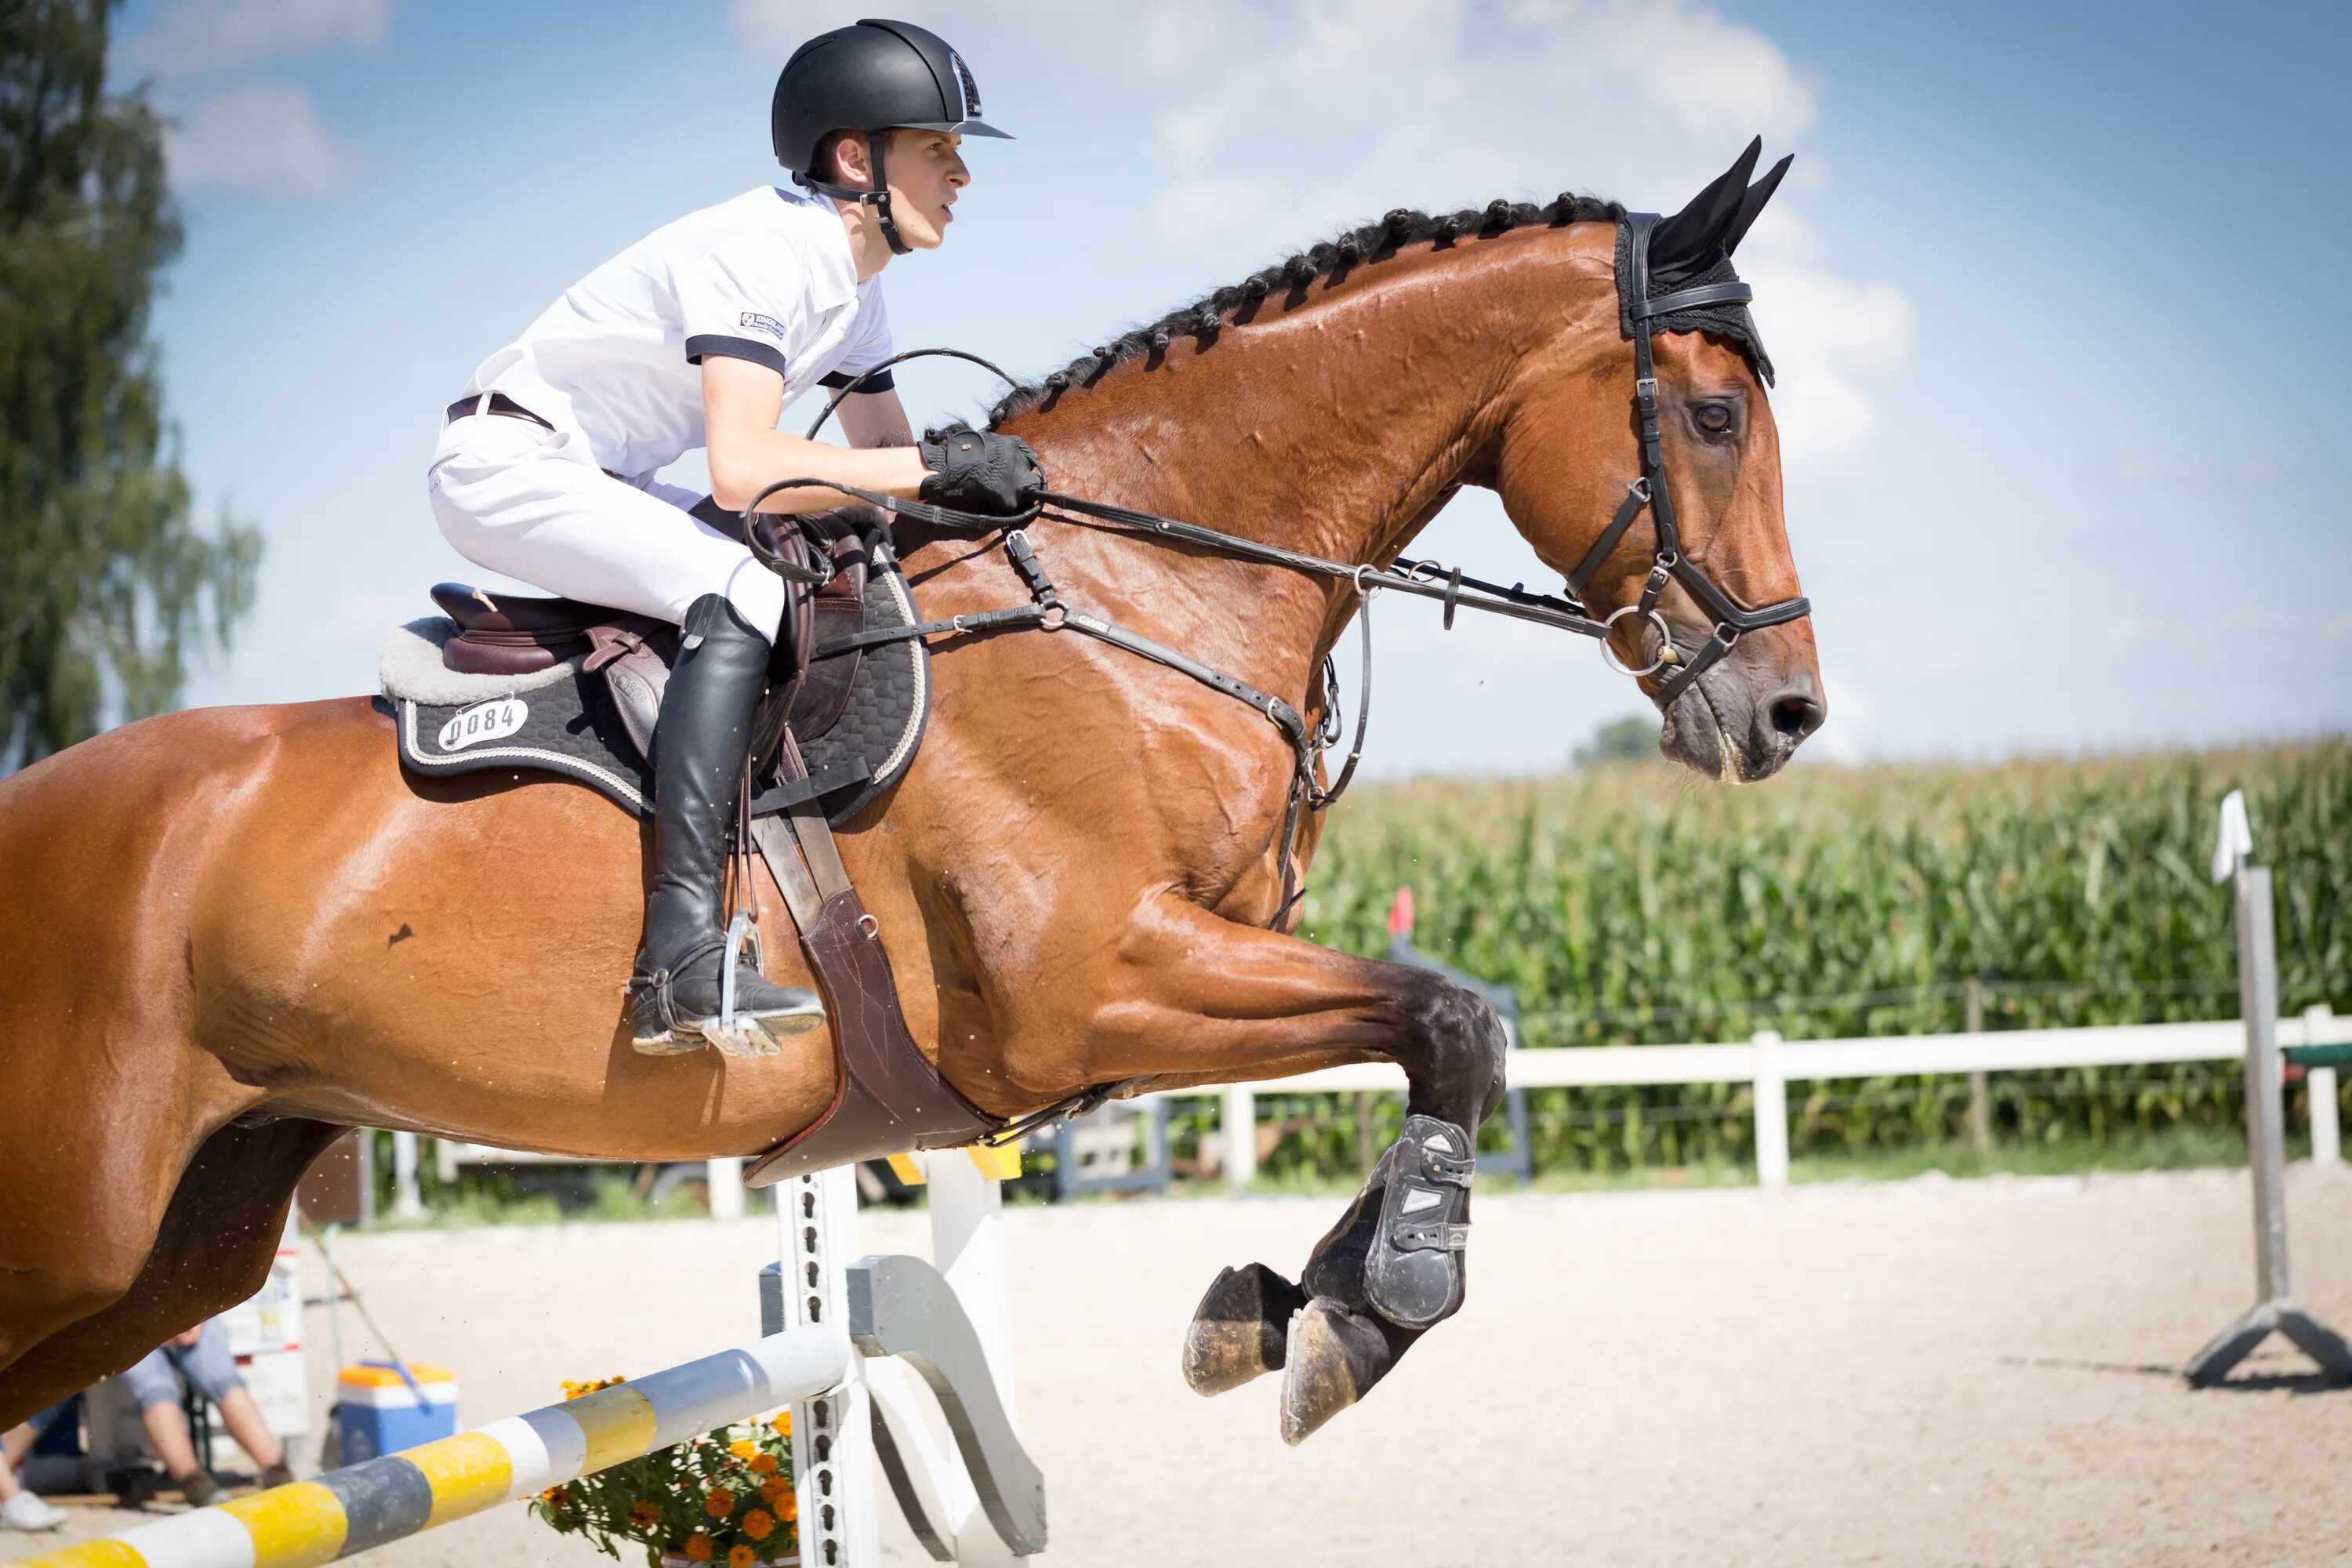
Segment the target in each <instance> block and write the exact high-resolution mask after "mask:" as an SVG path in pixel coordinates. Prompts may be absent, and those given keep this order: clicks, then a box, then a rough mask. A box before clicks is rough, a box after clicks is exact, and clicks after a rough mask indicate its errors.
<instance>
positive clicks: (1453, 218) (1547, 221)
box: [988, 193, 1625, 426]
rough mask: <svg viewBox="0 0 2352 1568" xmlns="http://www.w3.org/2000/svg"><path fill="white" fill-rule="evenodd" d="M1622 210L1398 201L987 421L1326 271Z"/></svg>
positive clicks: (1058, 377)
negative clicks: (1451, 206)
mask: <svg viewBox="0 0 2352 1568" xmlns="http://www.w3.org/2000/svg"><path fill="white" fill-rule="evenodd" d="M1624 216H1625V209H1624V207H1623V206H1622V205H1620V204H1619V203H1616V202H1609V201H1603V200H1601V198H1600V197H1599V196H1580V195H1570V194H1567V193H1562V194H1561V195H1559V196H1557V197H1555V198H1554V199H1553V200H1551V201H1549V202H1547V203H1545V204H1543V205H1540V206H1538V205H1535V204H1534V203H1532V202H1514V201H1511V200H1509V199H1508V198H1505V197H1498V198H1496V200H1494V201H1491V202H1488V203H1487V204H1486V205H1485V206H1484V207H1465V208H1463V209H1462V210H1461V211H1460V212H1453V213H1444V214H1438V215H1432V214H1429V213H1425V212H1421V211H1417V210H1415V209H1413V208H1410V207H1398V208H1397V209H1396V210H1394V211H1393V212H1391V213H1390V214H1389V215H1388V216H1386V217H1384V218H1382V219H1381V221H1380V222H1378V223H1369V224H1364V225H1362V226H1360V227H1356V228H1352V229H1349V230H1348V231H1347V232H1346V233H1344V234H1341V235H1339V237H1337V238H1334V239H1329V240H1326V241H1324V242H1323V243H1322V244H1320V245H1316V246H1312V247H1308V248H1307V249H1306V250H1302V251H1300V252H1299V253H1298V254H1297V255H1296V256H1294V257H1292V258H1290V259H1289V260H1287V261H1278V262H1276V263H1275V264H1274V265H1273V266H1271V267H1267V268H1261V269H1260V270H1258V271H1256V272H1253V273H1251V274H1250V275H1249V276H1248V277H1247V278H1244V279H1242V280H1241V281H1240V282H1239V283H1236V284H1233V285H1231V286H1229V287H1227V288H1223V289H1217V290H1215V291H1214V292H1213V293H1210V294H1206V295H1203V296H1202V298H1200V299H1198V300H1193V301H1192V303H1191V304H1189V305H1186V306H1184V307H1182V308H1181V310H1171V311H1170V312H1168V314H1166V315H1164V316H1162V317H1160V320H1158V321H1154V322H1152V323H1151V324H1150V326H1147V327H1138V328H1136V329H1134V330H1133V331H1129V332H1125V333H1122V334H1121V335H1120V336H1118V337H1117V338H1115V339H1113V340H1112V341H1111V342H1108V343H1105V344H1103V345H1102V346H1101V347H1099V348H1097V349H1096V350H1095V351H1094V353H1090V354H1081V355H1079V356H1078V357H1077V358H1076V359H1074V360H1072V361H1071V362H1070V363H1068V364H1067V365H1065V366H1064V367H1063V368H1062V369H1060V370H1057V371H1055V372H1054V374H1051V375H1049V376H1047V377H1045V380H1043V381H1037V382H1028V383H1024V384H1022V385H1019V386H1016V387H1014V388H1013V390H1012V391H1011V392H1009V393H1006V394H1005V395H1004V397H1003V400H1002V401H1001V402H999V403H998V404H997V405H996V406H995V407H994V408H992V409H991V410H989V415H988V422H989V424H990V425H991V426H996V425H1001V424H1003V422H1004V421H1005V420H1007V419H1010V418H1012V417H1013V416H1014V415H1016V414H1026V413H1028V412H1029V411H1030V410H1031V409H1033V408H1039V407H1050V406H1052V405H1053V404H1054V403H1055V401H1056V400H1057V399H1059V398H1060V396H1061V395H1062V394H1063V393H1064V392H1066V391H1067V390H1069V389H1070V388H1071V387H1073V386H1078V387H1088V386H1092V385H1093V384H1095V383H1096V382H1097V381H1099V380H1101V379H1102V378H1103V377H1104V376H1105V375H1107V374H1109V373H1110V372H1111V371H1112V370H1114V369H1116V368H1118V366H1120V365H1122V364H1125V363H1127V362H1128V361H1129V360H1133V359H1139V358H1142V357H1144V356H1145V355H1147V354H1153V353H1165V352H1166V350H1167V348H1168V345H1169V344H1170V343H1171V342H1175V340H1177V339H1178V338H1183V337H1190V338H1197V339H1199V340H1201V343H1202V347H1204V348H1205V347H1206V346H1208V344H1209V343H1210V342H1213V341H1214V339H1215V337H1216V335H1217V334H1218V333H1219V332H1221V331H1224V330H1226V329H1227V328H1228V327H1239V326H1246V325H1247V324H1248V323H1249V322H1250V321H1253V320H1254V319H1255V317H1256V314H1257V308H1258V306H1259V305H1260V304H1262V303H1263V302H1264V301H1265V299H1266V298H1267V296H1269V295H1274V294H1285V295H1287V296H1290V297H1291V299H1290V300H1289V302H1290V303H1297V302H1298V300H1304V299H1305V298H1306V292H1307V289H1308V287H1309V286H1311V285H1313V284H1315V283H1317V282H1318V281H1323V280H1326V279H1330V280H1337V279H1339V277H1341V276H1342V275H1344V274H1345V273H1346V272H1347V270H1348V269H1349V268H1352V267H1356V266H1359V265H1365V264H1370V263H1375V262H1381V261H1385V260H1387V259H1388V258H1390V257H1391V256H1394V255H1395V254H1396V253H1397V252H1398V251H1400V250H1402V249H1403V248H1404V247H1406V246H1409V245H1417V244H1419V243H1420V242H1422V241H1423V240H1430V241H1433V242H1435V244H1436V246H1437V247H1438V248H1439V249H1441V250H1442V249H1444V248H1445V247H1448V246H1450V245H1452V244H1453V243H1454V240H1456V239H1458V238H1460V237H1462V236H1464V235H1475V236H1476V237H1479V238H1480V239H1491V238H1493V237H1495V236H1496V235H1498V234H1505V233H1507V232H1509V231H1510V230H1512V229H1515V228H1527V227H1529V226H1533V225H1537V224H1541V225H1543V226H1547V227H1550V228H1565V227H1566V226H1569V225H1570V224H1572V223H1619V222H1622V221H1623V219H1624ZM1229 313H1230V319H1228V315H1229Z"/></svg>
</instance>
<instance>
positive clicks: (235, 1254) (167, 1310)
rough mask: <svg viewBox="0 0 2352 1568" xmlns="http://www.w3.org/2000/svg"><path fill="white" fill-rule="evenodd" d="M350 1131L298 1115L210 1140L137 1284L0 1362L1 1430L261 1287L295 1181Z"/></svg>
mask: <svg viewBox="0 0 2352 1568" xmlns="http://www.w3.org/2000/svg"><path fill="white" fill-rule="evenodd" d="M341 1131H343V1129H341V1128H340V1127H335V1126H331V1125H329V1124H328V1123H326V1122H322V1121H301V1120H293V1119H289V1120H286V1121H268V1122H264V1123H261V1124H260V1125H258V1126H254V1127H239V1126H236V1125H231V1126H227V1127H224V1128H222V1129H221V1130H220V1131H217V1132H215V1133H214V1134H213V1135H212V1136H211V1137H210V1138H208V1139H206V1140H205V1142H204V1144H203V1146H202V1147H201V1148H199V1149H198V1150H197V1151H196V1153H195V1157H194V1159H193V1160H191V1161H190V1162H189V1163H188V1166H187V1169H186V1170H185V1172H184V1173H182V1175H181V1177H180V1184H179V1186H178V1188H177V1190H175V1191H174V1192H173V1194H172V1198H171V1202H170V1204H169V1205H167V1206H166V1207H165V1209H164V1212H163V1224H162V1226H161V1227H160V1228H159V1230H158V1231H157V1233H156V1236H155V1240H154V1245H153V1246H152V1247H151V1248H150V1249H149V1250H148V1253H147V1258H146V1262H145V1263H144V1264H143V1265H142V1267H141V1268H140V1269H139V1272H138V1275H137V1277H136V1279H133V1280H132V1281H131V1288H130V1289H128V1290H126V1291H124V1292H122V1293H121V1295H120V1296H118V1297H117V1298H116V1299H115V1300H113V1301H112V1303H111V1304H110V1305H108V1306H106V1307H103V1308H101V1309H100V1310H97V1311H95V1312H93V1313H91V1314H90V1315H89V1316H87V1317H84V1318H80V1319H79V1320H77V1321H73V1322H71V1323H68V1324H67V1325H65V1326H64V1327H62V1328H60V1329H58V1330H57V1331H55V1332H53V1333H51V1334H49V1335H48V1336H47V1338H45V1339H43V1340H41V1341H39V1342H37V1343H36V1344H34V1345H32V1346H31V1347H30V1348H28V1349H26V1351H25V1352H23V1353H22V1354H20V1355H18V1356H17V1357H16V1360H15V1361H13V1362H11V1363H9V1364H8V1366H7V1367H6V1368H5V1370H0V1427H7V1426H15V1425H16V1423H17V1422H19V1421H21V1420H23V1419H25V1418H26V1416H28V1415H32V1414H33V1413H34V1412H36V1411H38V1410H40V1409H42V1408H43V1407H45V1406H47V1405H52V1404H55V1403H56V1402H57V1401H58V1400H60V1399H62V1398H64V1397H65V1396H66V1395H67V1394H72V1393H74V1392H76V1391H77V1390H79V1389H82V1388H86V1387H88V1386H89V1384H93V1383H95V1382H97V1381H98V1380H99V1379H100V1378H101V1377H106V1376H109V1375H110V1374H112V1373H118V1372H121V1370H122V1369H123V1368H125V1367H127V1366H129V1365H130V1364H131V1363H132V1362H135V1361H137V1360H138V1359H139V1358H140V1357H141V1356H142V1355H145V1354H146V1353H147V1352H149V1351H151V1350H152V1349H154V1348H155V1347H156V1346H157V1345H159V1344H162V1343H163V1342H164V1341H165V1340H167V1339H169V1338H171V1337H172V1336H173V1334H176V1333H178V1332H180V1331H183V1330H184V1329H189V1328H193V1327H194V1326H195V1325H196V1324H198V1323H201V1322H203V1321H205V1319H207V1318H209V1317H212V1316H214V1315H215V1314H216V1313H219V1312H223V1311H226V1310H228V1309H229V1308H230V1307H233V1306H235V1305H236V1303H237V1302H239V1301H242V1300H245V1299H246V1298H247V1297H248V1296H251V1295H252V1294H253V1293H254V1292H255V1291H257V1290H258V1289H261V1287H262V1285H263V1284H264V1283H265V1282H266V1281H267V1280H268V1278H269V1265H270V1260H271V1258H273V1257H274V1256H275V1255H276V1253H277V1250H278V1237H279V1236H280V1235H281V1234H282V1233H283V1231H284V1229H285V1226H286V1207H287V1205H288V1203H289V1201H290V1200H291V1199H292V1197H293V1195H294V1184H295V1183H297V1182H299V1180H301V1177H302V1173H303V1172H304V1171H305V1170H307V1169H308V1168H309V1167H310V1162H311V1161H312V1160H314V1159H316V1158H317V1157H318V1155H319V1153H320V1151H321V1150H323V1149H324V1148H326V1146H327V1145H328V1144H329V1143H331V1142H333V1141H334V1139H335V1138H336V1137H337V1136H338V1135H339V1134H340V1133H341Z"/></svg>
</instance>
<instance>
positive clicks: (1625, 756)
mask: <svg viewBox="0 0 2352 1568" xmlns="http://www.w3.org/2000/svg"><path fill="white" fill-rule="evenodd" d="M1657 754H1658V719H1657V715H1656V714H1654V713H1628V714H1626V715H1625V716H1624V717H1623V718H1622V719H1612V720H1610V721H1609V722H1607V723H1606V724H1602V725H1599V726H1597V727H1596V728H1595V729H1594V730H1593V731H1592V738H1591V740H1589V741H1586V742H1582V743H1581V744H1580V745H1578V746H1577V747H1576V749H1575V750H1574V751H1573V752H1571V753H1570V757H1569V760H1570V762H1572V763H1575V764H1576V765H1577V766H1578V767H1580V768H1589V767H1591V766H1592V765H1593V764H1594V763H1633V762H1640V761H1642V760H1643V758H1645V757H1655V756H1656V755H1657Z"/></svg>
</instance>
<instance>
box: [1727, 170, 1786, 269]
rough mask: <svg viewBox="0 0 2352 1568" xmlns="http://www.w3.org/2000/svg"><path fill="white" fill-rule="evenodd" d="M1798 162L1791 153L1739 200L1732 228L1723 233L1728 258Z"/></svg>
mask: <svg viewBox="0 0 2352 1568" xmlns="http://www.w3.org/2000/svg"><path fill="white" fill-rule="evenodd" d="M1796 161H1797V155H1796V154H1795V153H1790V154H1789V155H1788V156H1787V157H1785V158H1783V159H1781V160H1780V162H1779V163H1775V164H1773V165H1772V169H1771V172H1770V173H1769V174H1766V175H1765V176H1764V177H1763V178H1762V179H1760V180H1759V181H1757V182H1756V183H1755V184H1752V185H1750V186H1748V194H1747V195H1744V196H1742V197H1740V198H1739V210H1738V212H1737V213H1735V214H1733V215H1732V219H1731V226H1730V227H1729V228H1727V229H1725V230H1724V231H1723V253H1724V254H1725V255H1726V256H1728V255H1730V254H1731V253H1732V252H1733V251H1735V250H1738V248H1739V242H1740V241H1741V240H1743V239H1746V238H1747V237H1748V225H1749V224H1752V223H1754V222H1755V221H1756V215H1757V214H1758V213H1760V212H1762V211H1763V210H1764V204H1765V203H1766V202H1769V201H1770V200H1771V199H1772V193H1773V192H1774V191H1777V190H1779V189H1780V176H1781V175H1783V174H1787V173H1788V172H1789V165H1790V164H1791V163H1795V162H1796Z"/></svg>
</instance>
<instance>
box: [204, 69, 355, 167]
mask: <svg viewBox="0 0 2352 1568" xmlns="http://www.w3.org/2000/svg"><path fill="white" fill-rule="evenodd" d="M163 151H164V156H165V158H166V160H167V161H168V162H169V163H170V166H171V172H172V181H173V184H175V185H181V186H185V187H189V188H197V187H203V186H212V187H215V188H219V189H226V190H241V191H256V192H262V193H265V194H268V195H324V194H326V193H329V192H332V191H336V190H340V189H341V188H342V186H343V185H344V184H346V183H347V182H348V180H349V178H350V176H351V173H352V168H353V166H354V164H355V162H356V160H355V158H354V157H353V155H352V153H351V151H350V150H349V149H347V148H346V147H344V146H343V145H342V144H341V142H337V141H336V140H335V139H334V138H333V137H332V136H331V135H330V134H328V132H327V129H326V127H325V126H323V125H321V124H320V122H319V107H318V104H317V102H316V101H315V100H313V99H312V98H311V96H310V89H309V88H306V87H299V86H296V85H295V84H294V83H292V82H283V81H247V82H238V83H236V84H234V85H231V86H228V87H224V88H220V89H216V90H215V91H213V92H209V93H207V94H205V96H204V97H202V98H199V99H197V100H195V101H194V103H193V104H191V105H190V106H188V107H187V108H185V109H184V110H180V112H179V115H178V122H177V123H176V124H175V125H173V128H172V131H171V133H170V135H169V136H168V137H167V138H166V140H165V142H164V144H163Z"/></svg>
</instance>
